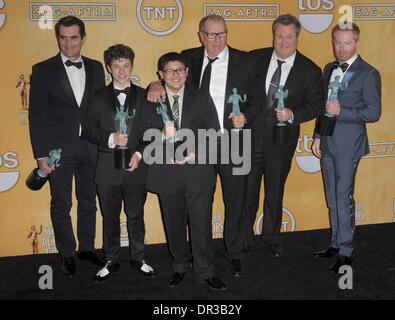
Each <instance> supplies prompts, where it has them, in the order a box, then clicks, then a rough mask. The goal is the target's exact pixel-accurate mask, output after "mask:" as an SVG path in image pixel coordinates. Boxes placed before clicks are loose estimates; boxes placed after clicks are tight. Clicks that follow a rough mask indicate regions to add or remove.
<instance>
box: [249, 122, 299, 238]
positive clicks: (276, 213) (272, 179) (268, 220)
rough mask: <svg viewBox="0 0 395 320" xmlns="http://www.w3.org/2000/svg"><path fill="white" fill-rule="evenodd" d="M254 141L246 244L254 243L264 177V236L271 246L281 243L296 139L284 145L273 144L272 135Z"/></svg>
mask: <svg viewBox="0 0 395 320" xmlns="http://www.w3.org/2000/svg"><path fill="white" fill-rule="evenodd" d="M273 123H274V121H273ZM269 124H270V123H269ZM272 126H273V124H272ZM255 139H260V141H255V142H254V147H255V150H254V155H253V160H252V165H251V171H250V174H249V175H248V182H247V196H246V198H247V200H246V202H247V212H248V218H247V220H248V223H247V224H246V227H247V237H246V239H245V244H247V245H252V241H253V236H254V233H253V225H254V223H255V219H256V214H257V211H258V208H259V198H260V189H261V181H262V175H263V182H264V190H265V198H264V201H263V213H264V215H263V225H262V237H263V239H264V240H265V241H266V242H267V243H268V244H273V243H275V244H279V243H280V230H281V223H282V211H283V210H282V208H283V196H284V187H285V182H286V180H287V177H288V174H289V171H290V169H291V164H292V158H293V155H294V152H295V148H296V144H297V138H296V139H295V138H293V139H292V140H290V141H289V143H288V144H285V145H277V144H274V142H273V135H272V134H267V135H264V134H263V135H262V136H259V137H255ZM257 146H258V147H257Z"/></svg>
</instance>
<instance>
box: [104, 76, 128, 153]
mask: <svg viewBox="0 0 395 320" xmlns="http://www.w3.org/2000/svg"><path fill="white" fill-rule="evenodd" d="M113 86H114V89H117V90H123V89H125V88H128V87H129V86H130V85H129V86H126V87H125V88H120V87H119V86H117V85H116V84H115V83H113ZM117 99H118V101H119V104H120V105H121V106H123V105H124V104H125V100H126V94H124V93H123V92H121V93H120V94H119V95H118V96H117ZM115 146H116V145H115V143H114V132H113V133H111V134H110V137H109V138H108V147H109V148H110V149H114V148H115Z"/></svg>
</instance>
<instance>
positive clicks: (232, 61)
mask: <svg viewBox="0 0 395 320" xmlns="http://www.w3.org/2000/svg"><path fill="white" fill-rule="evenodd" d="M239 64H240V60H239V55H238V54H237V53H235V52H234V51H233V50H232V48H230V47H229V61H228V73H227V76H226V89H225V101H224V103H225V106H224V111H225V112H224V118H225V117H227V115H228V114H230V113H231V112H232V110H231V109H232V105H231V104H230V103H228V97H229V96H230V95H231V93H232V89H233V87H234V86H233V85H234V81H233V80H234V78H235V75H237V71H238V67H239ZM224 120H225V119H224Z"/></svg>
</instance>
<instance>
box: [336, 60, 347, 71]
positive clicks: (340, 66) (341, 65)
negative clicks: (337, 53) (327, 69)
mask: <svg viewBox="0 0 395 320" xmlns="http://www.w3.org/2000/svg"><path fill="white" fill-rule="evenodd" d="M333 67H334V68H335V69H336V68H340V69H342V71H343V72H345V71H346V70H347V68H348V63H347V62H345V63H340V62H339V61H336V62H335V63H334V65H333Z"/></svg>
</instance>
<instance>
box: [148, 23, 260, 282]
mask: <svg viewBox="0 0 395 320" xmlns="http://www.w3.org/2000/svg"><path fill="white" fill-rule="evenodd" d="M227 33H228V29H227V26H226V23H225V20H224V19H223V18H222V17H221V16H218V15H208V16H206V17H204V18H203V19H202V20H201V21H200V23H199V38H200V42H201V43H202V45H203V46H201V47H198V48H192V49H187V50H184V51H182V52H181V53H182V54H183V56H184V57H185V60H186V63H187V66H188V68H189V76H188V82H189V83H190V84H191V85H193V86H194V87H196V88H200V90H202V91H205V92H209V93H210V95H211V97H212V99H213V101H214V104H215V107H216V109H217V114H218V120H219V123H220V128H221V131H222V133H225V134H227V133H229V137H231V130H232V129H239V133H238V134H239V136H238V138H239V140H238V141H237V142H234V141H230V143H229V147H228V148H227V151H228V153H229V154H231V152H232V151H231V148H235V149H237V150H236V152H240V154H244V155H246V153H249V152H250V150H242V149H243V148H242V144H241V143H240V142H241V141H242V135H243V130H241V129H243V128H245V127H247V126H250V124H251V123H252V120H253V119H254V118H255V117H256V115H257V114H258V113H259V111H260V109H261V108H262V105H263V103H264V92H263V91H262V90H261V85H260V84H261V83H263V79H262V80H261V79H260V78H259V76H258V75H257V74H256V72H255V70H256V68H255V61H254V59H251V58H250V56H249V55H248V54H247V53H246V52H243V51H240V50H237V49H234V48H231V47H230V46H228V44H227ZM234 88H236V89H237V91H238V93H239V94H240V95H241V96H244V95H246V98H247V99H246V100H245V102H242V103H240V113H239V114H238V115H236V114H233V113H232V104H230V103H228V99H229V96H231V95H232V94H233V89H234ZM160 96H161V97H162V98H165V91H164V89H163V86H162V85H161V84H160V83H157V82H156V83H153V84H151V86H150V90H149V93H148V99H149V100H150V101H157V99H158V98H159V97H160ZM230 140H232V139H230ZM218 149H221V148H218ZM220 159H221V154H220V152H219V154H218V155H217V163H218V164H217V165H216V171H217V173H218V174H219V176H220V178H221V182H222V192H223V200H224V203H225V223H224V241H225V248H226V255H227V258H228V259H229V261H230V266H231V272H232V274H233V275H234V276H236V277H239V276H241V275H242V273H243V258H244V256H245V251H244V248H243V244H244V238H245V230H246V225H245V224H246V222H247V221H246V208H245V190H246V186H247V175H235V174H234V173H233V171H234V168H236V167H237V165H235V164H233V163H232V162H230V163H228V164H222V163H220ZM212 192H213V193H214V192H215V188H213V190H212Z"/></svg>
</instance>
